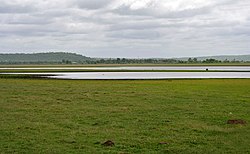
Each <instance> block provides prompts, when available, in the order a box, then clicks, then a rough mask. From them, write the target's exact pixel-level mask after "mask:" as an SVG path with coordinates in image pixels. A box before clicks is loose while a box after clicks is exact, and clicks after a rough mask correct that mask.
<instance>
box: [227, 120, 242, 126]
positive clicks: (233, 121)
mask: <svg viewBox="0 0 250 154" xmlns="http://www.w3.org/2000/svg"><path fill="white" fill-rule="evenodd" d="M246 123H247V122H246V121H244V120H242V119H232V120H228V121H227V124H241V125H244V124H246Z"/></svg>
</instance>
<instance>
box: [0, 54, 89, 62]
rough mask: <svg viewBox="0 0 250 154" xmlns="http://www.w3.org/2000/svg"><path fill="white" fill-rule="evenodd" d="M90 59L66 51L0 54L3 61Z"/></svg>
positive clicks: (77, 60)
mask: <svg viewBox="0 0 250 154" xmlns="http://www.w3.org/2000/svg"><path fill="white" fill-rule="evenodd" d="M90 59H91V58H89V57H86V56H82V55H80V54H75V53H66V52H48V53H31V54H24V53H15V54H0V62H5V63H9V62H10V63H11V62H14V63H19V62H21V63H23V62H24V63H25V62H62V61H71V62H79V61H81V62H82V61H86V60H90Z"/></svg>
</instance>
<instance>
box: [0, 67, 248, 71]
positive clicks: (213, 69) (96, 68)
mask: <svg viewBox="0 0 250 154" xmlns="http://www.w3.org/2000/svg"><path fill="white" fill-rule="evenodd" d="M206 69H208V70H210V71H250V66H150V67H148V66H145V67H137V66H131V67H35V68H0V70H188V71H191V70H206Z"/></svg>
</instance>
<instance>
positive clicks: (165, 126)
mask: <svg viewBox="0 0 250 154" xmlns="http://www.w3.org/2000/svg"><path fill="white" fill-rule="evenodd" d="M249 89H250V80H249V79H228V80H222V79H221V80H215V79H214V80H126V81H117V80H112V81H98V80H97V81H92V80H88V81H84V80H52V79H50V80H46V79H8V78H6V79H0V97H1V99H0V106H1V107H0V120H1V123H0V124H1V125H0V152H1V153H15V152H17V153H39V152H40V153H105V152H107V153H108V152H109V153H119V152H120V153H249V152H250V150H249V143H250V125H249V122H250V112H249V109H250V97H249V96H250V92H249ZM229 119H243V120H245V121H247V122H248V123H247V124H246V125H229V124H227V123H226V122H227V120H229ZM106 140H112V141H113V142H114V143H115V146H113V147H104V146H102V145H101V143H103V142H104V141H106ZM161 142H163V143H164V144H159V143H161Z"/></svg>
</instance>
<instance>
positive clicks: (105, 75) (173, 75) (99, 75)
mask: <svg viewBox="0 0 250 154" xmlns="http://www.w3.org/2000/svg"><path fill="white" fill-rule="evenodd" d="M5 74H33V75H44V77H48V78H57V79H191V78H200V79H205V78H250V72H81V73H78V72H77V73H75V72H74V73H5ZM49 75H53V76H49Z"/></svg>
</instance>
